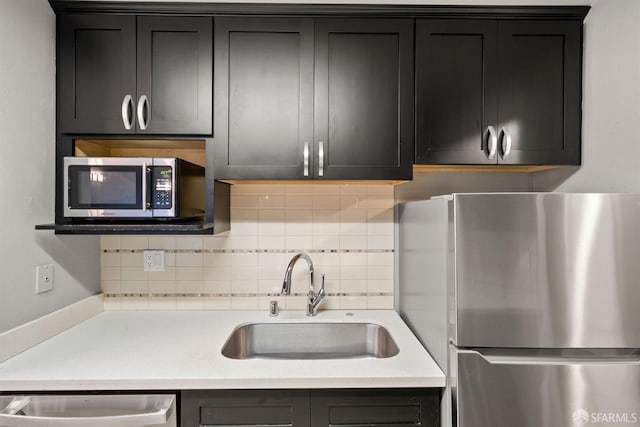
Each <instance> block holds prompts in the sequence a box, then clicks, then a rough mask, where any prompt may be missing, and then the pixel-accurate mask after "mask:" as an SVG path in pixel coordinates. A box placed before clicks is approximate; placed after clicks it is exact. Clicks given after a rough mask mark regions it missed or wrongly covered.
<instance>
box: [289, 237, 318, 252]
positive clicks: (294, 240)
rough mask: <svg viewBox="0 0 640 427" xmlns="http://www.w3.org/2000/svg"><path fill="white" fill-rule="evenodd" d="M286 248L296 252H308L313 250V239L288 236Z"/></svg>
mask: <svg viewBox="0 0 640 427" xmlns="http://www.w3.org/2000/svg"><path fill="white" fill-rule="evenodd" d="M285 248H286V249H290V250H296V251H307V250H309V249H312V248H313V237H312V236H311V235H309V236H287V237H286V239H285Z"/></svg>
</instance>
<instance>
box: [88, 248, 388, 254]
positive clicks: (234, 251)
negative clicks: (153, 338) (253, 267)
mask: <svg viewBox="0 0 640 427" xmlns="http://www.w3.org/2000/svg"><path fill="white" fill-rule="evenodd" d="M154 250H160V251H164V252H165V253H168V254H299V253H301V252H304V253H307V254H325V253H327V254H328V253H332V254H349V253H352V254H359V253H364V254H388V253H393V252H394V250H393V249H158V248H149V249H102V250H101V252H102V253H105V254H118V253H127V254H128V253H131V254H133V253H138V254H140V253H144V251H154Z"/></svg>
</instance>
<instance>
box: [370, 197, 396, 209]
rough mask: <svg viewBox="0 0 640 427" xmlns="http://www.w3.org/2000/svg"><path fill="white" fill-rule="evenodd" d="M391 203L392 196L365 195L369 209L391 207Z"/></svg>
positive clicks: (392, 201)
mask: <svg viewBox="0 0 640 427" xmlns="http://www.w3.org/2000/svg"><path fill="white" fill-rule="evenodd" d="M393 205H394V200H393V196H386V195H377V194H369V195H368V196H367V207H368V208H369V209H391V208H393Z"/></svg>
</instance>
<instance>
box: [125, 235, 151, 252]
mask: <svg viewBox="0 0 640 427" xmlns="http://www.w3.org/2000/svg"><path fill="white" fill-rule="evenodd" d="M120 249H149V237H148V236H138V235H136V236H120Z"/></svg>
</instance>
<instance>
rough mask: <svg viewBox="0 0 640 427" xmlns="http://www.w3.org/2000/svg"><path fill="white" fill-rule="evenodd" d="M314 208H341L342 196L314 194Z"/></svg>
mask: <svg viewBox="0 0 640 427" xmlns="http://www.w3.org/2000/svg"><path fill="white" fill-rule="evenodd" d="M313 209H314V210H317V209H340V196H338V195H314V196H313Z"/></svg>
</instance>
